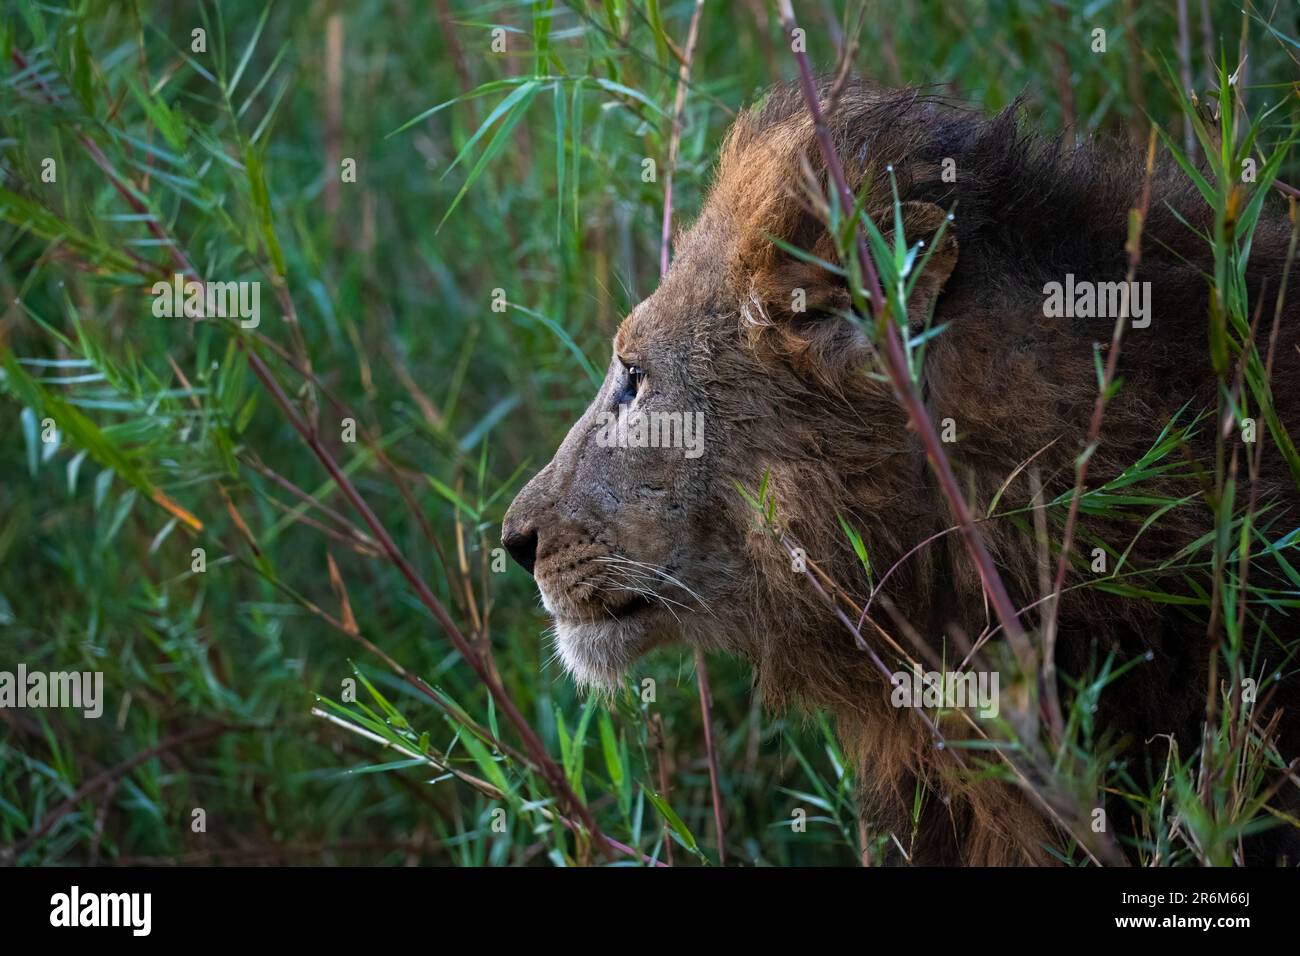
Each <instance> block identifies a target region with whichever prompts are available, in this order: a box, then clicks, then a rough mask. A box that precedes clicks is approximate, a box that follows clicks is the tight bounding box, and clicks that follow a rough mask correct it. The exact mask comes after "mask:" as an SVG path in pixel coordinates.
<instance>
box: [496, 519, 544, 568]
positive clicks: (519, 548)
mask: <svg viewBox="0 0 1300 956" xmlns="http://www.w3.org/2000/svg"><path fill="white" fill-rule="evenodd" d="M501 543H502V544H504V545H505V546H506V550H507V551H509V552H510V557H512V558H514V559H515V561H517V562H518V563H519V566H520V567H521V568H523V569H524V570H525V571H527V572H528V573H529V574H532V573H533V565H534V564H535V563H536V562H537V532H536V531H534V530H533V529H532V528H526V529H522V530H521V529H519V528H512V527H507V528H503V529H502V531H501Z"/></svg>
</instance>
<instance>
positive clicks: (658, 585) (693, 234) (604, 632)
mask: <svg viewBox="0 0 1300 956" xmlns="http://www.w3.org/2000/svg"><path fill="white" fill-rule="evenodd" d="M860 96H861V98H860V100H859V101H858V102H857V110H858V112H860V113H862V114H863V115H864V117H865V115H866V114H868V113H870V112H871V110H872V108H873V106H878V107H879V108H880V109H884V108H885V107H886V104H885V102H884V101H879V102H878V101H877V100H875V99H872V98H871V97H870V96H869V95H868V94H866V93H861V94H860ZM813 146H814V144H813V141H812V125H811V123H810V122H809V121H808V119H807V118H806V115H805V114H804V113H803V111H802V110H800V109H798V108H797V99H796V98H795V95H794V94H793V93H792V92H791V91H783V92H779V93H775V94H773V95H772V96H771V97H769V99H768V101H767V102H766V103H765V104H763V105H761V106H759V107H756V108H755V109H753V110H751V111H749V112H748V113H746V114H744V115H743V116H742V117H741V119H740V120H739V121H738V122H737V123H736V124H735V126H734V127H733V129H732V131H731V132H730V134H729V135H728V137H727V140H726V143H725V145H724V147H723V150H722V158H721V162H720V166H719V171H718V175H717V180H716V182H715V184H714V186H713V188H712V190H711V191H710V194H709V197H708V199H707V201H706V203H705V205H704V208H703V210H702V212H701V214H700V216H699V218H698V220H697V221H696V223H695V224H694V226H693V227H692V228H690V229H689V230H688V231H687V232H686V233H685V235H684V236H682V237H680V238H679V239H678V242H677V243H676V255H675V258H674V261H673V266H672V268H671V270H670V271H669V272H668V274H667V275H666V276H665V278H664V280H663V282H662V283H661V285H660V286H659V288H658V289H657V290H656V291H655V292H654V293H653V294H652V295H651V296H650V297H649V298H647V299H646V300H644V301H643V302H641V303H640V304H639V305H637V306H636V307H635V308H634V309H633V310H632V311H631V313H630V314H629V315H628V316H627V318H626V319H625V320H624V321H623V323H622V324H621V326H620V327H619V329H618V332H617V334H616V335H615V337H614V342H613V355H612V357H611V359H610V362H609V367H608V369H607V371H606V375H605V380H604V383H603V384H602V386H601V388H600V391H599V393H598V394H597V395H596V397H595V399H594V401H593V402H592V403H591V405H590V406H589V407H588V409H587V411H586V412H585V414H584V415H583V416H582V417H581V418H580V419H579V420H578V421H577V422H576V423H575V424H574V425H573V427H572V428H571V429H570V431H569V434H568V436H567V437H566V438H565V440H564V442H563V444H562V445H561V446H560V448H559V450H558V451H557V452H556V454H555V456H554V458H553V459H552V460H551V462H550V463H549V464H548V465H547V466H546V467H545V468H544V469H542V471H541V472H540V473H539V474H537V476H536V477H534V478H533V479H532V481H530V482H529V483H528V485H527V486H526V487H525V488H524V489H523V491H522V492H520V494H519V495H518V497H517V498H516V499H515V501H514V503H513V504H512V505H511V506H510V509H509V511H508V513H507V515H506V518H505V521H504V523H503V529H502V532H503V533H502V541H503V543H504V544H505V546H506V548H507V550H508V551H509V552H510V554H511V555H512V556H513V557H514V558H515V559H516V560H517V561H518V562H519V563H520V564H521V565H522V566H523V567H524V568H525V569H527V570H528V571H530V572H531V573H532V574H533V576H534V577H535V579H536V581H537V585H538V588H539V590H540V592H541V596H542V601H543V604H544V606H545V607H546V609H547V611H548V612H549V613H550V614H551V615H552V616H553V618H554V621H555V629H556V639H557V644H558V651H559V657H560V659H561V660H562V661H563V663H564V665H565V667H566V668H567V670H568V671H569V672H570V673H571V674H572V675H573V676H574V677H575V678H576V679H577V680H579V681H580V682H582V683H584V684H588V685H594V686H598V687H605V688H608V687H611V686H613V685H615V684H616V683H617V682H618V681H619V680H620V678H621V675H622V674H623V672H624V671H625V670H626V668H627V667H628V665H629V664H631V663H632V662H633V661H634V660H636V659H637V658H638V657H639V656H640V655H642V654H644V653H645V652H646V651H648V650H650V649H651V648H653V647H656V646H658V645H661V644H665V643H668V642H674V641H685V642H687V643H689V644H692V645H696V646H701V647H706V648H725V649H728V650H731V651H735V652H738V653H742V654H745V655H746V656H748V657H749V658H750V659H751V660H754V661H755V662H758V661H760V659H761V658H762V657H763V656H764V655H763V648H762V644H763V642H764V641H765V639H766V637H767V636H768V634H769V633H770V629H771V624H770V622H771V620H772V619H773V618H772V617H771V614H772V612H774V611H776V612H778V613H779V615H780V618H781V620H782V621H783V625H782V629H783V631H784V632H785V633H786V636H787V641H786V646H785V647H784V648H783V649H782V652H783V653H785V654H790V653H794V652H796V651H797V646H798V644H799V632H800V631H801V630H802V629H803V628H801V626H800V625H799V624H797V623H796V622H797V620H798V619H799V618H800V616H801V615H803V614H806V616H808V617H810V618H821V617H822V616H824V613H825V611H824V608H822V607H820V606H819V605H817V604H816V601H815V600H814V601H813V602H812V604H811V605H809V595H808V594H807V592H806V589H801V588H799V587H798V585H797V584H796V582H795V575H794V574H793V573H792V572H791V567H792V559H791V556H790V553H789V552H790V550H791V549H792V548H796V547H798V546H799V545H798V544H797V542H799V541H802V540H808V541H811V540H814V539H816V540H819V541H831V540H833V539H834V537H836V536H837V535H838V531H837V530H836V527H837V517H836V516H837V515H845V514H849V515H851V514H855V513H858V512H859V511H860V508H861V504H862V500H861V499H862V497H863V492H864V490H865V489H866V487H867V486H868V485H869V486H871V488H872V490H873V492H874V494H875V496H876V497H878V498H879V497H881V496H886V497H897V496H898V495H899V494H900V493H901V491H902V487H901V485H898V483H897V482H896V481H890V482H880V481H877V480H876V479H875V478H874V477H872V475H873V473H874V472H876V471H877V470H881V469H882V468H883V466H884V465H885V463H886V462H887V461H888V460H889V459H891V458H894V457H896V456H900V455H902V456H914V455H915V453H916V450H915V448H914V447H912V443H911V442H910V441H909V440H908V439H907V437H906V435H905V428H904V421H903V418H902V415H901V413H900V412H899V411H898V410H897V407H896V404H895V403H894V402H893V401H892V399H891V398H890V393H889V391H888V389H887V387H886V386H884V385H882V384H881V383H879V382H877V381H873V380H871V379H869V378H867V377H865V376H864V375H862V369H863V367H864V365H865V363H866V359H867V355H866V348H867V343H866V339H865V338H864V337H863V335H862V333H861V331H860V330H859V329H858V328H856V327H855V325H854V323H853V322H852V321H851V320H850V319H849V318H848V317H847V316H846V315H845V314H842V313H843V310H845V309H846V308H847V305H848V301H849V300H848V296H847V294H846V291H845V288H844V285H843V282H842V281H841V280H840V279H838V278H837V277H836V275H835V274H834V273H833V272H832V271H829V270H828V269H827V268H825V267H824V265H822V264H818V263H815V262H812V263H810V262H808V261H804V260H802V259H800V258H799V257H797V256H794V255H791V254H790V253H789V251H788V250H785V251H783V250H782V249H781V247H780V244H779V243H774V242H773V238H774V237H775V238H778V239H782V240H785V241H786V242H788V243H790V244H797V245H799V246H801V247H804V248H808V249H811V250H813V252H814V254H815V255H816V256H817V257H818V258H820V259H822V260H823V261H826V260H830V259H833V258H834V255H833V252H832V251H831V250H830V248H829V246H830V240H829V237H827V236H826V234H825V230H824V228H822V227H821V225H820V223H819V219H818V216H819V214H818V212H817V210H816V209H814V208H812V206H811V205H810V203H809V200H808V198H807V196H806V195H805V194H804V192H803V191H802V190H801V189H800V188H797V184H799V183H800V181H801V179H802V178H803V177H804V176H805V175H815V174H811V173H810V172H807V170H808V166H807V160H808V158H809V157H810V156H811V155H812V154H813V153H815V147H814V148H813V149H812V150H811V151H810V147H813ZM900 147H901V143H900V141H899V140H898V139H897V138H895V139H894V140H891V141H890V142H889V144H888V145H887V148H888V149H889V150H891V151H892V152H897V151H898V149H899V148H900ZM882 155H884V154H882ZM879 159H880V157H877V160H879ZM884 162H888V156H885V159H884ZM877 165H881V167H882V168H883V164H882V163H880V162H878V163H877ZM856 173H857V175H858V176H861V175H863V174H865V166H864V167H863V168H862V169H858V170H856ZM904 214H905V216H904V218H905V230H906V232H907V234H908V239H909V241H912V240H913V239H915V240H916V241H924V239H925V237H926V236H929V235H933V234H934V233H935V232H936V231H937V230H938V228H939V226H940V224H941V223H942V222H943V220H944V219H945V215H946V214H945V212H944V211H943V210H941V208H940V207H939V206H938V205H937V204H935V203H930V202H910V201H909V202H907V203H905V205H904ZM888 218H889V221H886V220H885V218H882V219H881V223H882V228H884V229H885V230H886V231H890V230H892V208H891V211H890V216H889V217H888ZM940 252H941V253H942V254H938V253H940ZM955 264H956V242H955V240H953V239H952V238H951V237H949V238H948V239H947V240H946V241H945V242H944V243H943V246H942V250H936V254H935V255H933V256H931V259H930V261H929V265H928V267H927V269H926V273H925V275H924V276H923V278H922V281H920V282H919V283H918V287H917V289H916V290H915V291H914V293H913V297H912V304H913V306H914V307H915V309H916V310H917V314H918V315H921V314H923V313H925V312H927V311H928V310H929V309H930V308H931V306H932V305H933V302H934V299H935V297H936V296H937V295H938V293H939V291H940V290H941V289H942V287H943V283H944V281H945V279H946V278H947V276H948V275H949V274H950V273H951V271H952V269H953V267H954V266H955ZM918 463H920V462H918ZM915 467H916V464H912V465H906V466H904V468H903V469H902V470H903V471H910V470H913V469H914V468H915ZM883 470H886V471H888V470H889V469H887V468H883ZM895 472H897V469H895ZM765 476H766V477H765ZM896 477H897V475H896ZM760 485H762V486H763V487H764V489H765V491H766V494H767V496H768V497H769V498H770V499H771V500H774V501H775V500H780V501H782V502H783V507H782V508H781V509H780V510H779V511H778V512H777V513H776V515H775V517H776V521H777V525H778V527H779V528H780V529H781V530H783V531H786V532H789V533H788V534H787V535H786V536H785V539H784V543H783V540H782V536H781V535H780V534H773V533H772V530H773V529H772V528H771V527H770V522H769V523H768V524H767V526H765V523H764V522H763V521H762V520H761V516H760V515H759V514H758V512H757V511H756V509H755V507H754V506H753V501H754V494H756V493H757V489H758V488H759V486H760ZM738 488H742V489H748V491H749V492H750V493H751V494H750V497H749V499H748V500H747V498H746V496H745V495H743V494H741V493H740V492H739V491H738ZM922 498H924V495H921V496H918V498H917V499H916V500H917V501H919V500H920V499H922ZM915 504H916V501H914V502H913V503H911V504H909V505H907V507H909V508H914V507H915ZM845 553H846V554H851V553H850V552H848V551H847V550H846V551H845ZM819 557H821V558H825V557H827V556H826V555H820V556H819ZM848 573H849V575H850V579H853V578H854V577H855V575H854V573H853V571H852V569H851V568H850V569H849V572H848ZM860 576H861V569H858V573H857V575H856V577H860ZM805 605H809V606H807V607H805Z"/></svg>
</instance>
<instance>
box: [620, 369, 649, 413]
mask: <svg viewBox="0 0 1300 956" xmlns="http://www.w3.org/2000/svg"><path fill="white" fill-rule="evenodd" d="M625 368H626V369H627V382H626V383H625V384H624V385H623V391H622V392H621V393H620V394H619V397H618V403H619V404H620V405H626V404H627V403H628V402H630V401H632V399H634V398H636V396H637V393H638V392H640V391H641V383H642V382H643V381H645V370H644V369H643V368H641V366H639V365H628V366H625Z"/></svg>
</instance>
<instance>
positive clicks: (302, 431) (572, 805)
mask: <svg viewBox="0 0 1300 956" xmlns="http://www.w3.org/2000/svg"><path fill="white" fill-rule="evenodd" d="M12 59H13V61H14V63H15V64H17V66H18V67H19V68H20V69H26V67H27V59H26V57H25V56H23V54H22V52H21V51H19V50H16V49H15V50H14V51H13V53H12ZM37 82H38V84H39V85H40V86H41V88H42V92H43V93H44V94H45V96H46V98H47V99H49V100H50V102H55V98H54V97H53V96H52V94H51V93H50V92H49V90H48V88H46V87H45V85H44V84H43V83H41V82H40V81H39V80H38V81H37ZM78 138H79V140H80V142H81V143H82V145H83V147H84V148H85V149H86V151H87V152H88V153H89V154H90V157H91V159H92V160H93V161H94V162H95V164H96V165H97V166H98V167H99V168H100V169H101V170H102V171H103V172H104V174H105V175H106V176H107V177H108V178H109V181H110V182H111V183H112V184H113V187H114V188H115V189H116V190H117V192H118V193H119V194H120V195H121V196H122V197H123V198H124V199H125V200H126V201H127V204H128V205H130V206H131V208H132V210H133V211H135V212H137V213H142V214H147V213H149V212H150V210H149V208H148V207H147V206H146V205H145V204H144V203H143V202H141V201H140V199H139V198H138V197H137V196H136V195H135V193H134V192H133V191H132V190H131V189H130V188H129V187H128V186H127V185H126V183H124V182H123V181H122V179H121V177H119V176H118V175H117V172H116V171H115V170H114V169H113V167H112V164H110V163H109V162H108V159H107V157H105V156H104V153H103V151H102V150H101V149H100V148H99V145H98V144H97V143H96V142H95V141H94V140H93V139H91V138H90V137H89V135H87V134H85V133H82V134H80V135H79V137H78ZM146 224H147V227H148V229H149V231H150V232H151V233H152V234H153V235H154V236H155V238H157V239H159V240H161V241H162V242H163V244H164V245H165V247H166V248H167V249H168V251H169V253H170V255H171V258H172V261H173V263H174V264H175V265H176V267H177V268H178V269H179V270H180V271H181V272H182V273H184V274H185V275H188V276H194V277H195V278H196V279H198V281H200V282H202V279H200V278H198V273H197V271H196V270H195V269H194V267H193V265H192V264H191V263H190V261H189V259H188V258H187V257H186V256H185V254H184V252H183V251H181V248H180V246H179V245H178V244H177V243H176V242H175V241H174V240H173V239H172V238H171V237H170V236H169V235H168V234H167V232H166V230H164V229H163V228H162V225H161V223H159V222H158V220H157V219H156V218H154V217H153V216H150V217H149V218H148V219H147V220H146ZM285 296H286V297H287V290H286V291H285ZM239 346H240V348H241V349H242V350H243V352H244V354H245V356H246V357H247V359H248V364H249V367H250V368H251V369H252V370H253V374H254V375H256V376H257V378H258V380H259V381H261V383H262V384H263V385H264V386H265V387H266V389H267V390H268V391H269V392H270V393H271V396H272V398H273V399H275V402H276V404H277V405H279V406H280V409H281V411H283V412H284V414H285V416H286V417H287V418H288V420H289V423H290V424H291V425H292V426H293V428H294V430H295V431H297V432H298V434H299V435H301V436H302V438H303V440H304V441H306V443H307V446H308V447H309V448H310V449H311V451H312V453H313V454H314V455H315V456H316V458H317V459H318V460H319V461H320V462H321V464H322V465H323V466H324V468H325V470H326V471H327V472H328V473H329V475H330V477H331V478H333V479H334V481H335V483H336V484H337V485H338V487H339V489H340V491H342V492H343V494H344V497H346V498H347V499H348V501H349V502H350V503H351V504H352V506H353V507H354V508H355V509H356V510H357V512H358V514H360V515H361V518H362V520H363V521H364V522H365V523H366V525H367V526H368V527H369V528H370V530H371V532H372V533H373V534H374V535H375V537H376V539H377V540H378V542H379V544H380V547H381V548H382V549H383V551H384V553H385V554H386V555H387V557H388V559H389V561H390V562H392V564H393V565H394V566H396V567H397V569H398V571H400V572H401V574H402V576H403V577H404V578H406V580H407V582H408V583H410V584H411V586H412V587H413V588H414V590H415V593H416V596H417V597H418V598H419V600H420V603H422V604H423V605H424V606H425V608H426V609H428V611H429V612H430V613H431V614H432V615H433V617H434V619H435V620H436V621H437V622H438V624H439V626H440V627H441V628H442V629H443V632H444V633H446V635H447V637H448V638H449V639H450V640H451V642H452V644H453V645H454V646H455V648H456V650H457V652H458V653H459V654H460V655H461V657H463V658H464V659H465V662H466V663H467V664H469V666H470V668H471V669H472V670H473V671H474V673H475V675H476V676H477V677H478V678H479V680H480V681H481V682H482V683H483V684H484V686H485V687H486V688H487V690H488V693H490V694H491V695H492V698H493V700H494V701H495V702H496V704H497V706H498V707H500V708H501V711H502V713H504V714H505V716H506V719H507V720H509V721H510V723H511V724H513V725H514V727H515V729H516V731H517V732H518V733H519V736H520V738H521V740H522V741H523V743H524V749H525V750H526V751H527V753H528V755H529V757H530V759H531V760H532V762H533V764H534V766H535V767H536V769H537V771H538V772H539V773H540V774H541V775H542V778H543V779H544V780H545V781H546V782H547V784H548V786H549V787H550V788H551V790H552V792H553V793H555V795H556V796H557V797H558V798H559V799H560V801H561V803H562V804H564V805H565V806H566V807H567V809H568V810H569V811H570V812H571V813H572V814H573V815H574V816H576V817H577V818H578V820H579V821H580V822H581V824H582V825H583V827H585V828H586V830H587V833H588V834H589V835H590V837H591V839H592V841H593V842H594V843H595V845H596V848H597V849H598V850H599V851H600V852H601V853H602V854H603V855H605V856H608V855H609V852H610V850H611V848H612V846H611V844H610V841H609V838H608V837H607V836H606V835H605V834H604V833H603V832H601V830H600V828H599V827H597V825H596V821H595V819H594V818H593V817H592V815H591V811H590V809H589V808H588V807H587V806H586V805H585V804H584V803H583V802H582V801H581V800H579V799H578V797H577V794H575V793H574V792H573V789H572V788H571V787H570V786H569V782H568V779H567V778H566V777H565V775H564V771H563V770H561V769H560V767H559V766H558V765H557V764H556V763H555V761H554V760H552V759H551V757H550V755H549V754H548V753H547V752H546V748H545V747H544V746H543V744H542V742H541V738H539V737H538V736H537V733H536V731H534V730H533V728H532V726H531V725H530V724H529V723H528V721H527V720H525V719H524V716H523V714H522V713H520V711H519V709H518V707H517V706H516V705H515V703H514V700H513V699H512V698H511V697H510V695H509V693H508V692H507V691H506V689H505V687H504V685H502V684H501V682H500V680H499V679H498V678H497V677H496V675H495V674H494V673H493V672H492V670H491V668H489V667H488V666H487V665H486V664H485V662H484V661H483V660H482V658H481V657H480V655H478V654H477V653H476V652H475V651H474V649H473V648H472V647H471V646H470V644H469V641H467V640H466V638H465V636H464V635H463V634H461V632H460V629H459V628H458V627H457V626H456V624H455V622H454V621H453V620H452V619H451V616H450V615H449V614H448V613H447V610H446V608H444V607H443V605H442V602H441V601H439V600H438V598H437V597H436V596H435V595H434V594H433V592H432V591H431V590H429V587H428V585H427V584H425V582H424V580H423V579H422V578H421V577H420V576H419V575H418V574H417V573H416V572H415V569H414V568H413V567H412V566H411V564H410V563H409V562H408V561H407V559H406V556H405V555H404V554H402V552H401V551H400V550H399V549H398V547H397V545H396V543H395V542H394V541H393V539H392V537H391V536H390V535H389V533H388V530H387V529H386V528H385V527H384V525H383V524H382V523H381V522H380V521H379V519H378V517H376V515H375V513H374V512H373V511H372V510H371V509H370V506H369V505H368V504H367V503H366V501H365V499H364V498H362V497H361V495H360V493H359V492H358V491H357V490H356V487H355V486H354V485H353V484H352V481H351V479H349V478H348V477H347V475H346V474H345V473H344V472H343V470H342V469H341V468H339V466H338V463H337V462H335V461H334V458H333V456H332V455H331V454H330V453H329V451H328V449H326V448H325V447H324V446H323V445H322V444H321V443H320V441H319V440H318V438H317V436H316V434H315V430H314V429H313V428H311V427H309V425H308V423H305V422H303V420H302V418H301V417H300V416H299V414H298V412H297V411H296V410H295V409H294V406H293V403H292V402H291V401H290V399H289V397H288V396H287V395H286V394H285V393H284V390H283V389H282V388H281V387H280V384H279V382H278V381H277V380H276V379H275V376H274V374H273V373H272V372H271V370H270V369H269V368H268V367H267V365H266V363H265V362H263V361H262V358H261V357H260V356H259V355H258V354H257V353H256V352H255V351H253V350H252V349H251V348H249V347H248V344H247V342H246V341H245V340H244V339H242V338H241V339H239ZM449 573H450V572H449Z"/></svg>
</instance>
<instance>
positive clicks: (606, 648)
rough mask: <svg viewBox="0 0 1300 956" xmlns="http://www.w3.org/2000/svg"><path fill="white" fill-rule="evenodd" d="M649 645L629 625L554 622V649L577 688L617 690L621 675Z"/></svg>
mask: <svg viewBox="0 0 1300 956" xmlns="http://www.w3.org/2000/svg"><path fill="white" fill-rule="evenodd" d="M652 643H653V642H652V641H651V640H650V639H649V638H648V636H647V635H646V633H645V631H644V630H643V629H642V628H641V627H640V626H638V625H635V624H631V623H624V622H621V621H617V620H606V621H565V620H563V619H559V618H557V619H556V621H555V646H556V649H557V650H558V651H559V656H560V661H561V663H563V665H564V669H565V670H566V671H568V673H569V676H570V677H572V678H573V680H574V681H576V682H577V683H578V684H579V685H580V686H582V687H584V688H586V689H588V690H593V691H599V692H601V693H605V694H613V693H615V692H617V691H618V689H619V687H620V686H621V685H622V683H623V675H624V674H626V673H627V671H628V669H629V668H630V667H631V666H632V664H633V662H634V661H636V659H637V658H638V657H640V656H641V655H642V654H644V653H645V652H646V651H647V650H649V648H650V645H651V644H652Z"/></svg>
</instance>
